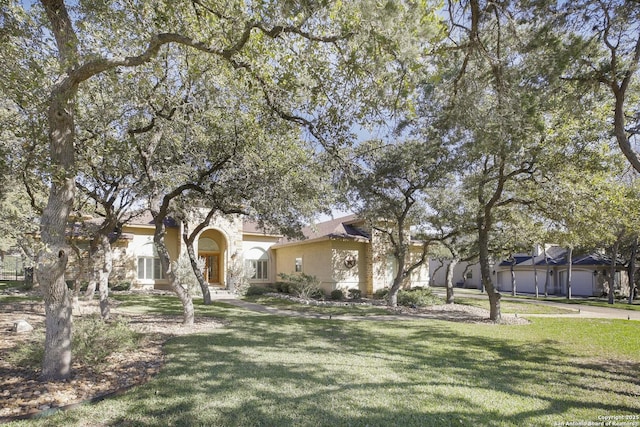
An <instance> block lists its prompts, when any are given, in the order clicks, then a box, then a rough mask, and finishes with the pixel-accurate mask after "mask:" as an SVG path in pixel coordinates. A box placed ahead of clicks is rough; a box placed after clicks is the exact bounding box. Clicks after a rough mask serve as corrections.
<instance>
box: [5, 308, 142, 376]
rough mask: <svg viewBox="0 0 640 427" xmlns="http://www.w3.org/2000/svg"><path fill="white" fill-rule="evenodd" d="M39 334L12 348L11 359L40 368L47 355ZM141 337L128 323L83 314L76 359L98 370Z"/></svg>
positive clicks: (78, 322)
mask: <svg viewBox="0 0 640 427" xmlns="http://www.w3.org/2000/svg"><path fill="white" fill-rule="evenodd" d="M40 335H41V334H40ZM40 335H36V336H35V337H34V340H33V341H30V342H28V343H26V344H23V345H21V346H19V347H18V348H16V349H14V350H12V351H11V353H10V354H9V357H8V359H9V361H10V362H11V363H13V364H16V365H18V366H24V367H30V368H38V367H40V366H41V365H42V360H43V358H44V339H43V338H44V337H42V336H40ZM139 338H140V335H139V334H137V333H135V332H134V331H132V330H131V329H129V327H128V325H127V324H126V322H123V321H116V322H112V323H105V322H104V321H103V320H102V318H101V317H100V315H98V314H96V315H92V316H87V317H81V318H78V319H77V320H74V322H73V340H72V342H71V348H72V351H73V360H74V362H80V363H85V364H90V365H92V366H94V367H95V368H96V369H98V370H99V369H100V367H101V363H102V362H103V361H104V360H105V359H106V358H107V357H108V356H110V355H111V354H113V353H116V352H118V351H121V350H127V349H131V348H135V347H136V345H137V343H138V340H139Z"/></svg>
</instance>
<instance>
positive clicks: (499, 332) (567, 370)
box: [20, 296, 640, 426]
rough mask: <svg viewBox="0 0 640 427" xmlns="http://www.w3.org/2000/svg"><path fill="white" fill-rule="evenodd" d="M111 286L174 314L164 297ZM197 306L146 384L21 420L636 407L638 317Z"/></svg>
mask: <svg viewBox="0 0 640 427" xmlns="http://www.w3.org/2000/svg"><path fill="white" fill-rule="evenodd" d="M117 298H118V299H120V300H121V301H122V303H123V304H129V308H130V309H132V310H134V309H137V310H138V311H144V310H143V309H142V308H141V307H142V306H141V304H144V305H147V306H148V305H149V304H151V305H153V306H155V307H154V308H152V310H154V312H160V313H165V314H167V313H172V312H173V313H180V305H179V303H178V301H177V299H176V298H175V297H157V296H154V297H152V298H154V302H150V301H148V298H149V297H134V298H132V297H129V296H118V297H117ZM156 298H159V299H158V300H157V301H155V299H156ZM196 309H197V315H211V316H219V317H223V318H226V319H227V320H229V324H228V325H227V326H225V327H224V328H221V329H219V330H217V331H216V332H214V333H210V334H201V335H191V336H182V337H178V338H174V339H172V340H170V341H169V342H168V343H167V345H166V353H167V364H166V366H165V367H164V369H163V370H162V371H161V373H160V374H159V375H158V376H157V377H156V378H155V379H154V380H152V381H151V382H150V383H148V384H146V385H143V386H140V387H137V388H135V389H132V390H130V391H128V392H127V393H125V394H123V395H121V396H118V397H114V398H110V399H107V400H105V401H102V402H100V403H96V404H93V405H83V406H80V407H78V408H76V409H74V410H71V411H67V412H59V413H57V414H55V415H53V416H52V417H49V418H47V419H42V420H30V421H24V422H21V423H20V424H24V425H47V426H50V425H65V426H67V425H127V426H174V425H177V426H290V425H296V426H448V425H451V426H527V425H531V426H539V425H554V424H555V423H563V424H562V425H570V424H568V423H571V422H574V423H575V422H585V423H586V422H599V421H600V420H601V419H602V418H601V417H607V416H616V417H624V416H629V417H633V416H637V415H638V414H640V339H638V337H639V336H640V322H634V321H622V320H620V321H617V320H616V321H613V320H585V319H551V318H544V319H542V318H540V319H534V320H533V322H532V323H531V324H529V325H526V326H506V325H500V326H497V325H489V324H464V323H451V322H444V321H433V320H429V321H426V320H425V321H422V320H420V321H407V322H399V321H366V320H365V321H349V322H347V321H337V320H327V319H306V318H305V319H302V318H293V317H277V316H271V315H266V314H257V313H252V312H247V311H244V310H242V309H239V308H236V307H230V306H227V305H224V304H215V305H213V306H208V307H205V306H202V305H201V304H199V305H197V307H196ZM147 310H148V309H147ZM632 420H633V421H634V422H635V421H636V420H637V418H635V419H632ZM637 421H638V422H640V420H637ZM565 423H567V424H565ZM556 425H559V424H556ZM636 425H637V424H636Z"/></svg>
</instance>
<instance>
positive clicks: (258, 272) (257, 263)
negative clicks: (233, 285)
mask: <svg viewBox="0 0 640 427" xmlns="http://www.w3.org/2000/svg"><path fill="white" fill-rule="evenodd" d="M267 265H268V263H267V260H266V259H250V260H248V261H247V267H248V270H249V273H250V274H251V279H256V280H267V279H268V278H269V270H268V267H267Z"/></svg>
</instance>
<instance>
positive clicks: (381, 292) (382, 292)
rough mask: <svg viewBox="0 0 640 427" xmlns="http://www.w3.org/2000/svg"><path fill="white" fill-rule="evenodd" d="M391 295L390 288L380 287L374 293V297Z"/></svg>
mask: <svg viewBox="0 0 640 427" xmlns="http://www.w3.org/2000/svg"><path fill="white" fill-rule="evenodd" d="M387 295H389V288H382V289H378V290H377V291H375V292H374V293H373V298H374V299H385V298H386V297H387Z"/></svg>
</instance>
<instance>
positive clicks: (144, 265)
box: [138, 257, 164, 280]
mask: <svg viewBox="0 0 640 427" xmlns="http://www.w3.org/2000/svg"><path fill="white" fill-rule="evenodd" d="M163 278H164V275H163V274H162V263H161V262H160V258H154V257H138V279H148V280H155V279H163Z"/></svg>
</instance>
